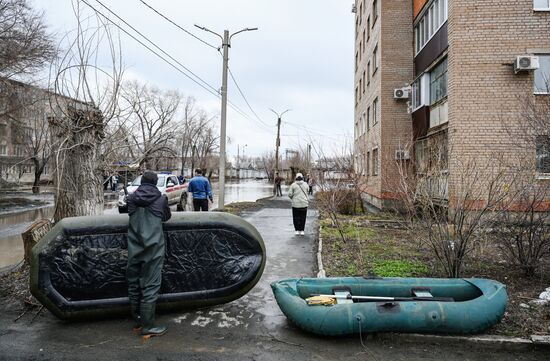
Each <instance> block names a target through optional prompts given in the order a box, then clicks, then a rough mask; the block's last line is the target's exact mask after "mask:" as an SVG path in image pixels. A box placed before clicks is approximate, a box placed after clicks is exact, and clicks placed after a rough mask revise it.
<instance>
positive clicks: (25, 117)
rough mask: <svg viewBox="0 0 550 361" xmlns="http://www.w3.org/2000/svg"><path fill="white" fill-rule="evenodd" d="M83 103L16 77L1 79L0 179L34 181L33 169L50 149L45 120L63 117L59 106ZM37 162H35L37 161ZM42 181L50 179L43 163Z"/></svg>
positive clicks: (49, 173) (47, 127)
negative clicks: (15, 78)
mask: <svg viewBox="0 0 550 361" xmlns="http://www.w3.org/2000/svg"><path fill="white" fill-rule="evenodd" d="M69 104H71V105H75V104H80V105H84V103H82V102H80V101H77V100H74V99H70V98H67V97H64V96H60V95H56V94H54V93H52V92H50V91H48V90H45V89H42V88H39V87H36V86H33V85H30V84H26V83H22V82H19V81H15V80H9V79H6V78H0V179H3V180H7V181H10V182H23V183H29V182H33V180H34V175H35V168H36V166H37V164H39V166H40V165H41V164H44V160H45V159H47V157H46V155H47V154H48V153H49V152H50V151H51V150H50V149H49V147H50V145H51V142H50V132H49V125H48V120H49V119H50V118H52V117H59V116H63V114H62V113H63V112H62V111H61V110H60V109H61V108H64V107H66V106H67V105H69ZM36 162H38V163H36ZM45 164H46V165H45V167H44V169H43V173H42V180H45V181H47V180H50V179H51V167H50V165H49V164H48V163H47V162H46V163H45Z"/></svg>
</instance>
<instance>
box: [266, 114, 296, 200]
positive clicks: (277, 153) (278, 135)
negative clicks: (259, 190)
mask: <svg viewBox="0 0 550 361" xmlns="http://www.w3.org/2000/svg"><path fill="white" fill-rule="evenodd" d="M269 110H271V111H272V112H273V113H275V115H276V116H277V140H276V141H275V170H274V171H273V180H275V175H276V174H277V172H278V171H279V147H280V146H281V118H282V117H283V114H285V113H287V112H289V111H291V110H292V109H287V110H285V111H284V112H282V113H280V114H279V113H277V112H276V111H275V110H273V109H271V108H269ZM275 187H276V185H275V182H273V191H274V192H276V188H275Z"/></svg>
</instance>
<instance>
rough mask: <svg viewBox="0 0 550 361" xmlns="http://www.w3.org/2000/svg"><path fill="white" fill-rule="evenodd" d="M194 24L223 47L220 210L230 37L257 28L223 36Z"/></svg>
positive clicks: (222, 196)
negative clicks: (215, 37) (213, 37)
mask: <svg viewBox="0 0 550 361" xmlns="http://www.w3.org/2000/svg"><path fill="white" fill-rule="evenodd" d="M195 26H196V27H197V28H199V29H201V30H204V31H207V32H209V33H212V34H214V35H216V36H218V37H219V38H220V39H221V40H222V48H223V69H222V89H221V93H222V111H221V127H220V138H221V139H220V170H219V174H220V179H219V188H220V189H219V193H220V194H219V200H218V208H219V209H220V210H223V209H224V206H225V143H226V141H227V139H226V137H227V136H226V122H227V69H228V63H229V48H230V47H231V38H233V37H234V36H235V35H237V34H240V33H242V32H244V31H255V30H258V28H244V29H242V30H239V31H237V32H235V33H233V34H232V35H229V30H224V31H223V36H221V35H220V34H218V33H216V32H214V31H212V30H210V29H207V28H206V27H204V26H199V25H197V24H195Z"/></svg>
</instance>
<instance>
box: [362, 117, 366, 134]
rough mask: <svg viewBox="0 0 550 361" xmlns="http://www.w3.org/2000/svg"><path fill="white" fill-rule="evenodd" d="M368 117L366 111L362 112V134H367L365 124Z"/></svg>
mask: <svg viewBox="0 0 550 361" xmlns="http://www.w3.org/2000/svg"><path fill="white" fill-rule="evenodd" d="M366 118H367V116H366V114H365V112H363V114H361V134H365V131H366V125H365V122H366Z"/></svg>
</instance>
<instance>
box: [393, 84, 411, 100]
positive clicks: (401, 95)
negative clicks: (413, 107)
mask: <svg viewBox="0 0 550 361" xmlns="http://www.w3.org/2000/svg"><path fill="white" fill-rule="evenodd" d="M410 93H411V89H410V88H409V87H405V88H398V89H394V90H393V98H394V99H409V95H410Z"/></svg>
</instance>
